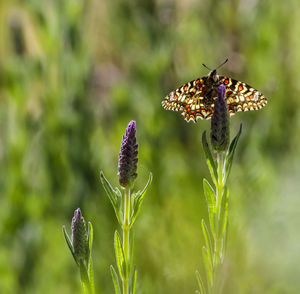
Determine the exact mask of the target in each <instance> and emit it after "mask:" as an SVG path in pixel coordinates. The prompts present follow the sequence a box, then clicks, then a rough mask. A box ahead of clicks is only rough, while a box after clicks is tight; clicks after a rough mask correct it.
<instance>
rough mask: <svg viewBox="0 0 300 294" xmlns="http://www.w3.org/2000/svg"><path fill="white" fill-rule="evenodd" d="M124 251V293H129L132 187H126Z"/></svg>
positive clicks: (123, 227)
mask: <svg viewBox="0 0 300 294" xmlns="http://www.w3.org/2000/svg"><path fill="white" fill-rule="evenodd" d="M122 229H123V251H124V255H125V263H126V274H125V277H124V279H123V294H129V272H128V271H129V263H130V241H129V236H130V189H129V188H126V189H125V197H124V221H123V226H122Z"/></svg>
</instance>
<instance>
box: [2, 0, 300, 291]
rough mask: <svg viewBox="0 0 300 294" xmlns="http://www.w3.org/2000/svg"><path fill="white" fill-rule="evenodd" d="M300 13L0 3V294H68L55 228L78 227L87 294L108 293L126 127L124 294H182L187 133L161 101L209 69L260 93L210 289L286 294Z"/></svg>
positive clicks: (179, 4)
mask: <svg viewBox="0 0 300 294" xmlns="http://www.w3.org/2000/svg"><path fill="white" fill-rule="evenodd" d="M299 14H300V2H299V1H297V0H290V1H271V0H262V1H258V0H224V1H216V0H215V1H203V0H202V1H196V0H184V1H180V0H177V1H171V0H156V1H155V0H127V1H126V0H114V1H109V0H100V1H99V0H64V1H59V0H44V1H40V0H26V1H25V0H23V1H21V0H19V1H16V0H10V1H7V0H1V1H0V174H1V177H0V293H8V294H10V293H14V294H15V293H44V294H46V293H67V294H68V293H80V291H81V289H80V287H81V285H80V281H79V274H78V271H77V268H76V265H75V263H74V261H73V259H72V256H71V254H70V252H69V250H68V248H67V246H66V244H65V240H64V238H63V235H62V231H61V227H62V225H63V224H65V225H66V226H67V227H68V228H69V227H70V223H71V218H72V216H73V212H74V210H75V209H76V208H77V207H81V209H82V212H83V214H84V216H85V218H86V220H89V221H91V222H92V223H93V226H94V230H95V237H94V251H93V259H94V270H95V279H96V287H97V290H98V291H99V293H113V291H114V290H113V284H112V281H111V277H110V272H109V265H110V264H114V263H115V260H114V251H113V246H112V245H113V234H114V230H115V229H118V224H117V221H116V219H115V216H114V212H113V209H112V207H111V205H110V203H109V200H108V198H107V197H106V195H105V193H104V190H103V188H102V186H101V184H100V181H99V171H100V169H102V170H103V171H104V173H105V175H106V177H107V178H109V179H110V180H111V181H112V182H113V183H114V184H115V185H118V178H117V175H116V174H117V160H118V153H119V148H120V142H121V137H122V133H124V131H125V128H126V126H127V124H128V122H129V121H130V120H132V119H134V120H136V121H137V137H138V142H139V146H140V149H139V167H138V173H139V177H138V180H137V182H136V188H142V187H143V185H144V184H145V182H146V180H147V177H148V174H149V172H150V171H151V172H152V173H153V175H154V179H153V182H152V185H151V187H150V189H149V191H148V193H147V195H146V198H145V201H144V203H143V207H142V211H141V214H140V216H139V218H138V220H137V222H136V225H135V227H134V231H135V263H136V265H137V268H138V285H137V293H145V294H148V293H149V294H150V293H151V294H152V293H174V294H177V293H178V294H179V293H180V294H182V293H194V290H196V289H197V284H196V279H195V276H194V272H195V270H196V269H199V270H200V271H203V264H202V259H201V253H200V252H201V247H202V246H203V243H204V242H203V239H202V234H201V227H200V224H201V219H202V218H203V217H204V218H207V212H206V208H205V205H204V197H203V192H202V179H203V177H206V178H209V173H208V169H207V167H206V166H205V159H204V154H203V151H202V147H201V134H202V132H203V131H204V130H208V129H209V128H210V122H209V121H198V123H197V124H193V123H189V124H187V123H186V122H185V121H184V120H183V118H182V117H181V116H180V114H178V113H173V112H171V111H165V110H164V109H163V108H162V107H161V104H160V103H161V100H162V99H163V97H164V96H165V95H166V94H168V93H169V92H170V91H171V90H173V89H174V88H176V87H178V86H180V85H181V84H183V83H185V82H187V81H189V80H192V79H195V78H197V77H199V76H205V75H207V70H206V69H205V68H204V67H203V66H202V65H201V64H202V63H203V62H204V63H206V64H207V65H208V66H210V67H215V66H217V65H218V64H220V63H221V62H222V61H223V60H224V59H225V58H226V57H228V58H229V62H228V63H227V64H226V65H225V66H224V67H222V68H221V69H220V70H219V73H220V74H224V75H228V76H230V77H233V78H235V79H238V80H242V81H245V82H247V83H249V84H250V85H253V86H254V87H255V88H257V89H259V90H260V91H261V92H263V93H264V94H265V96H266V97H267V98H268V100H269V103H268V105H267V106H266V107H265V108H264V109H262V110H260V111H254V112H247V113H238V114H237V115H235V116H234V117H232V120H231V133H232V134H235V133H236V132H237V130H238V126H239V124H240V123H243V133H242V136H241V139H240V142H239V144H238V146H237V152H236V157H235V161H234V164H233V168H232V173H231V177H230V181H229V187H230V191H231V194H230V210H229V214H230V216H229V235H228V247H227V259H226V262H225V265H224V274H223V276H224V293H231V294H232V293H251V294H254V293H267V294H269V293H288V294H289V293H300V280H299V270H300V269H299V264H300V245H299V244H300V233H299V232H300V213H299V210H300V209H299V207H300V192H299V191H300V148H299V145H300V135H299V134H300V108H299V106H300V82H299V80H300V38H299V36H300V18H299Z"/></svg>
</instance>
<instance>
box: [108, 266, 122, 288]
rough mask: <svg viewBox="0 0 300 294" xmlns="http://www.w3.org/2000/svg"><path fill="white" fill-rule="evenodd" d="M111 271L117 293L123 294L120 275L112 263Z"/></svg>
mask: <svg viewBox="0 0 300 294" xmlns="http://www.w3.org/2000/svg"><path fill="white" fill-rule="evenodd" d="M110 272H111V276H112V280H113V283H114V287H115V294H121V288H120V283H119V277H118V274H117V272H116V270H115V269H114V267H113V266H112V265H111V266H110Z"/></svg>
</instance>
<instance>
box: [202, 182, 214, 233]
mask: <svg viewBox="0 0 300 294" xmlns="http://www.w3.org/2000/svg"><path fill="white" fill-rule="evenodd" d="M203 190H204V196H205V199H206V202H207V206H208V216H209V223H210V228H211V232H212V234H213V236H215V223H214V222H215V214H216V196H215V191H214V189H213V188H212V186H211V185H210V184H209V182H208V181H207V180H206V179H203Z"/></svg>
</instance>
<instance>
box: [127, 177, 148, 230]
mask: <svg viewBox="0 0 300 294" xmlns="http://www.w3.org/2000/svg"><path fill="white" fill-rule="evenodd" d="M151 182H152V173H150V175H149V179H148V182H147V184H146V185H145V187H144V189H143V190H142V191H138V192H136V193H134V194H132V198H133V204H132V216H131V223H130V227H132V225H133V224H134V222H135V220H136V217H137V216H138V213H139V211H140V208H141V205H142V202H143V199H144V196H145V194H146V192H147V190H148V187H149V185H150V184H151Z"/></svg>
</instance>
